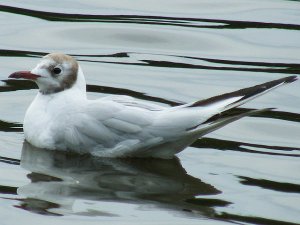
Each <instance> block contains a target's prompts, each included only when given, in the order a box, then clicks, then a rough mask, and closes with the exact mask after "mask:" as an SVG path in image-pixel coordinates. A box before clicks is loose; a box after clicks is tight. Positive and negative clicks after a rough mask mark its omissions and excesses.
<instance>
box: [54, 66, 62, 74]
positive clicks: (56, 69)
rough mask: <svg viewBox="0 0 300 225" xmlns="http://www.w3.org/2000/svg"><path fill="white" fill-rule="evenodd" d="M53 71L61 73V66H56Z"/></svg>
mask: <svg viewBox="0 0 300 225" xmlns="http://www.w3.org/2000/svg"><path fill="white" fill-rule="evenodd" d="M53 73H54V74H60V73H61V68H59V67H55V68H54V69H53Z"/></svg>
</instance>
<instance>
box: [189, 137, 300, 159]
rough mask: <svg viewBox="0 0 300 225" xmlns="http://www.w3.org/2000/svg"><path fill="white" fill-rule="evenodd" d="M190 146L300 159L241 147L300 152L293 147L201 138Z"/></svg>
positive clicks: (290, 155)
mask: <svg viewBox="0 0 300 225" xmlns="http://www.w3.org/2000/svg"><path fill="white" fill-rule="evenodd" d="M191 146H193V147H196V148H211V149H216V150H221V151H228V150H230V151H237V152H247V153H257V154H264V155H277V156H289V157H300V154H288V153H278V152H265V151H258V150H251V149H247V148H246V147H241V146H249V147H257V148H263V149H267V150H275V151H287V152H292V151H300V148H296V147H295V148H294V147H284V146H268V145H261V144H252V143H244V142H237V141H229V140H221V139H216V138H201V139H198V140H197V141H196V142H194V143H193V144H192V145H191Z"/></svg>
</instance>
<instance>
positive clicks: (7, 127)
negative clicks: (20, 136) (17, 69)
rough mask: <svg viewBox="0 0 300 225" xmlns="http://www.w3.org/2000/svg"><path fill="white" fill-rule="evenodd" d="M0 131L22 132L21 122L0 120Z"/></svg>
mask: <svg viewBox="0 0 300 225" xmlns="http://www.w3.org/2000/svg"><path fill="white" fill-rule="evenodd" d="M0 89H1V88H0ZM0 131H4V132H22V131H23V128H22V124H19V123H13V122H7V121H3V120H0Z"/></svg>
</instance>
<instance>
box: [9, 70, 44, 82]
mask: <svg viewBox="0 0 300 225" xmlns="http://www.w3.org/2000/svg"><path fill="white" fill-rule="evenodd" d="M39 77H41V76H40V75H37V74H33V73H30V71H18V72H14V73H12V74H11V75H9V77H8V78H16V79H19V78H23V79H27V80H36V79H37V78H39Z"/></svg>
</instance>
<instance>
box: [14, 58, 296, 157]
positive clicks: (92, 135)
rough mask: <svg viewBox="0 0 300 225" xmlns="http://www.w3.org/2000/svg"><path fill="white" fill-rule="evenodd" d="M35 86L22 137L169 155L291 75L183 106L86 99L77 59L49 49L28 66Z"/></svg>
mask: <svg viewBox="0 0 300 225" xmlns="http://www.w3.org/2000/svg"><path fill="white" fill-rule="evenodd" d="M9 78H23V79H28V80H32V81H34V82H35V83H36V84H37V85H38V87H39V92H38V94H37V96H36V97H35V99H34V100H33V102H32V103H31V105H30V107H29V108H28V110H27V112H26V115H25V119H24V135H25V139H26V140H27V141H28V142H29V143H31V144H32V145H34V146H36V147H39V148H46V149H52V150H64V151H73V152H78V153H91V154H93V155H97V156H102V157H157V158H172V157H173V156H174V155H175V154H176V153H178V152H180V151H182V150H183V149H184V148H186V147H187V146H188V145H190V144H192V143H193V142H194V141H195V140H196V139H198V138H199V137H201V136H203V135H204V134H207V133H209V132H211V131H213V130H216V129H218V128H220V127H222V126H224V125H226V124H228V123H230V122H232V121H235V120H237V119H239V118H241V117H243V116H245V115H249V113H244V114H239V115H232V116H222V114H221V116H218V115H220V113H222V112H224V111H227V110H229V109H231V108H234V107H237V106H239V105H241V104H244V103H245V102H247V101H249V100H251V99H253V98H255V97H257V96H259V95H262V94H264V93H266V92H267V91H269V90H272V89H273V88H276V87H278V86H280V85H283V84H286V83H291V82H294V81H295V80H297V77H296V76H289V77H285V78H281V79H278V80H274V81H270V82H267V83H264V84H261V85H257V86H253V87H250V88H245V89H241V90H238V91H234V92H231V93H227V94H223V95H219V96H215V97H212V98H209V99H206V100H202V101H197V102H193V103H189V104H185V105H181V106H175V107H162V106H158V105H154V104H150V103H147V102H144V101H140V100H137V99H134V98H132V97H129V96H109V97H103V98H100V99H97V100H88V99H87V96H86V82H85V78H84V75H83V72H82V70H81V68H80V66H79V64H78V63H77V61H76V60H75V59H74V58H72V57H71V56H68V55H64V54H60V53H52V54H48V55H46V56H44V57H43V58H42V60H41V62H40V63H39V64H38V65H37V66H36V67H35V68H34V69H32V70H31V71H30V72H29V71H20V72H15V73H13V74H11V75H10V76H9Z"/></svg>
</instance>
